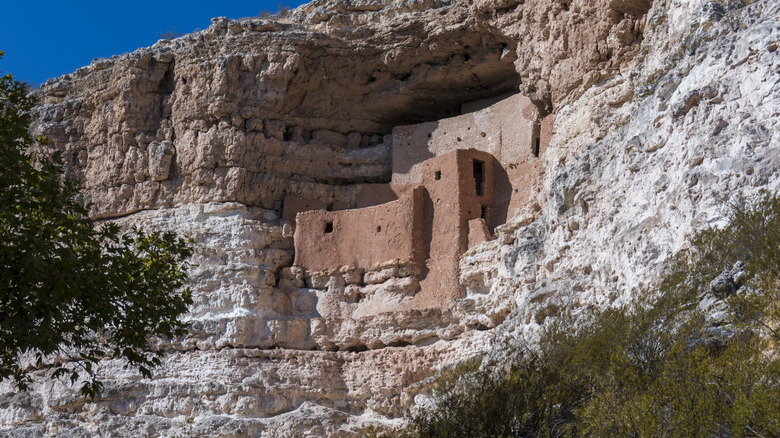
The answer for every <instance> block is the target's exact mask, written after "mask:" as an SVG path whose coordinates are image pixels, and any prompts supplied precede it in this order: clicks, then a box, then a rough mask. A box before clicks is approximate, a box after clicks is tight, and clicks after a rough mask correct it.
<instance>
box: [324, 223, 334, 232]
mask: <svg viewBox="0 0 780 438" xmlns="http://www.w3.org/2000/svg"><path fill="white" fill-rule="evenodd" d="M332 232H333V222H332V221H328V222H325V233H332Z"/></svg>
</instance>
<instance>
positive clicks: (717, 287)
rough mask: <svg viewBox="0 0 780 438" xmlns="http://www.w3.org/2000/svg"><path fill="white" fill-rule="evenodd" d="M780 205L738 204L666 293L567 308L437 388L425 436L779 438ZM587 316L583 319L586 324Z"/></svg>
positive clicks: (776, 201)
mask: <svg viewBox="0 0 780 438" xmlns="http://www.w3.org/2000/svg"><path fill="white" fill-rule="evenodd" d="M779 274H780V198H778V197H776V196H770V195H765V196H764V197H762V198H761V199H758V200H755V201H752V202H742V201H740V202H739V203H736V204H734V206H733V207H732V209H731V215H730V217H729V221H728V225H727V226H725V227H723V228H709V229H707V230H704V231H702V232H700V233H698V234H697V235H695V236H694V237H693V239H692V244H691V249H690V250H689V251H686V252H684V253H683V254H680V255H678V256H677V257H676V258H675V259H674V260H673V261H672V263H670V267H669V271H668V273H667V275H666V276H665V278H664V280H663V282H662V284H661V285H660V287H659V289H658V290H657V291H651V290H648V291H644V293H643V294H642V297H643V298H640V299H639V300H638V301H636V302H634V303H631V304H629V305H624V306H620V307H615V308H610V309H606V310H602V311H597V312H593V313H592V314H591V315H590V316H588V317H586V318H583V317H582V316H580V317H578V318H577V322H576V324H577V325H578V326H579V329H578V330H576V331H573V329H572V327H573V326H574V325H575V318H574V316H573V315H572V313H571V312H569V313H566V314H565V315H564V316H563V317H561V318H559V319H558V320H557V321H556V322H555V323H553V324H551V325H550V326H548V327H547V328H546V329H545V330H544V332H543V333H542V335H541V341H540V343H539V344H538V345H536V346H528V347H527V348H522V349H519V350H515V351H513V352H512V353H509V354H508V357H507V363H503V364H501V369H500V370H499V369H497V367H491V366H482V367H480V368H479V370H477V371H475V370H474V368H475V367H471V370H469V368H468V367H466V368H465V369H462V370H460V371H455V372H452V373H450V375H449V376H447V377H443V378H442V379H441V380H439V381H438V382H437V391H436V392H437V395H438V398H437V403H436V406H435V407H434V408H433V409H429V410H423V411H421V412H419V413H418V414H417V415H416V416H414V418H413V419H412V422H411V426H410V431H409V434H411V435H413V436H420V437H445V436H446V437H507V436H512V437H521V436H522V437H537V436H539V437H548V436H549V437H553V436H556V437H558V436H560V437H563V436H599V437H607V436H615V437H624V436H632V437H658V436H667V437H672V436H675V437H677V436H735V437H737V436H780V403H778V400H780V360H779V359H778V355H777V352H776V348H777V343H778V341H780V331H779V330H778V328H779V324H778V323H779V322H780V311H779V310H778V303H779V302H780V287H778V286H779V285H778V278H780V277H779ZM583 319H584V321H582V320H583Z"/></svg>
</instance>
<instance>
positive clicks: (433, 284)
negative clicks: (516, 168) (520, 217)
mask: <svg viewBox="0 0 780 438" xmlns="http://www.w3.org/2000/svg"><path fill="white" fill-rule="evenodd" d="M474 160H479V162H481V163H482V166H483V168H482V183H481V185H482V187H481V195H478V194H477V188H476V181H475V178H474ZM420 178H421V180H422V184H423V186H424V187H425V189H426V195H427V197H426V199H425V209H424V214H425V236H426V247H427V249H428V251H427V255H428V258H427V260H426V265H425V269H424V270H423V277H424V278H423V279H422V281H421V282H420V286H421V290H420V292H419V293H418V294H417V296H416V297H415V300H416V303H417V304H418V305H420V306H426V307H440V306H447V305H449V304H450V303H452V302H453V301H454V300H455V299H457V298H460V297H462V296H463V288H462V286H461V285H460V283H459V281H458V279H459V278H460V275H459V267H458V259H459V257H460V255H461V254H463V252H464V251H466V249H468V244H469V236H468V231H469V224H468V222H469V220H472V219H478V218H480V217H481V215H482V207H483V206H484V207H486V213H487V214H488V215H489V214H490V208H491V207H492V203H493V186H494V184H493V157H492V156H491V155H490V154H487V153H484V152H481V151H477V150H474V149H469V150H456V151H453V152H451V153H449V154H445V155H443V156H439V157H435V158H431V159H429V160H427V161H426V162H424V163H422V166H420Z"/></svg>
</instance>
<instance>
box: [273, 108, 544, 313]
mask: <svg viewBox="0 0 780 438" xmlns="http://www.w3.org/2000/svg"><path fill="white" fill-rule="evenodd" d="M462 112H463V114H462V115H460V116H456V117H452V118H447V119H442V120H438V121H434V122H427V123H420V124H415V125H407V126H399V127H396V128H394V129H393V132H392V150H393V158H392V179H391V181H390V182H389V183H387V184H360V185H358V187H357V190H356V196H355V198H354V200H352V202H351V203H349V202H345V201H342V202H334V203H327V202H325V201H322V200H313V199H302V198H300V197H297V196H295V195H293V194H288V195H287V196H286V197H285V200H284V205H283V218H284V219H285V220H286V221H288V224H289V226H290V228H294V234H293V235H294V238H293V240H294V247H295V261H294V264H293V268H290V269H287V270H286V272H284V273H283V274H282V277H283V279H282V281H281V282H280V285H281V286H282V287H285V286H296V287H300V286H303V285H304V283H305V285H306V286H307V287H310V288H314V289H327V288H333V287H334V286H336V287H338V288H339V289H340V290H345V291H346V290H351V291H352V292H349V291H348V292H345V295H348V296H349V297H350V299H351V300H352V301H354V302H358V301H360V300H361V299H362V298H364V297H365V296H366V295H368V294H370V292H371V290H372V286H373V287H374V288H377V287H381V285H384V286H385V289H386V290H394V291H395V292H396V293H395V295H396V296H397V300H395V302H393V303H390V302H388V301H387V300H384V301H383V302H382V303H374V304H373V305H372V306H370V307H371V309H370V310H365V312H367V313H374V312H379V311H385V310H389V309H390V308H391V307H392V308H393V310H398V307H397V305H401V307H408V308H418V309H419V308H430V307H447V306H450V305H452V303H454V301H455V300H457V299H458V298H462V297H463V296H464V294H465V292H464V290H463V287H462V286H461V285H460V283H459V268H458V262H459V258H460V256H461V255H462V254H463V253H464V252H465V251H466V250H468V249H469V248H470V247H473V246H475V245H477V244H479V243H481V242H485V241H488V240H491V239H492V238H493V231H494V230H495V228H496V227H497V226H499V225H501V224H503V223H505V222H506V219H507V217H511V214H512V212H514V211H515V210H517V209H518V208H521V207H522V206H523V205H524V204H525V202H526V201H527V200H528V198H529V196H530V194H531V190H532V187H533V185H534V183H535V182H536V180H537V176H538V173H539V170H540V168H541V167H540V165H539V161H540V160H539V156H540V154H541V153H542V152H543V151H544V149H545V148H546V147H547V144H548V140H549V134H550V130H551V123H552V120H551V119H550V118H549V117H548V118H542V117H540V115H539V112H538V110H537V108H536V106H535V105H534V104H533V103H532V102H531V101H530V100H529V99H528V98H527V97H525V96H522V95H519V94H515V95H511V96H508V97H507V96H501V97H500V98H494V99H486V100H482V101H477V102H472V103H469V104H464V105H463V111H462ZM293 277H296V278H297V283H296V281H295V280H293V281H292V283H291V282H290V279H292V278H293ZM337 278H338V279H337ZM334 282H335V283H341V284H338V285H334V284H333V283H334ZM375 285H376V286H375ZM367 290H368V291H367Z"/></svg>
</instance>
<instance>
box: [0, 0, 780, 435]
mask: <svg viewBox="0 0 780 438" xmlns="http://www.w3.org/2000/svg"><path fill="white" fill-rule="evenodd" d="M778 17H780V4H778V3H777V2H775V1H772V0H757V1H736V0H735V1H725V0H723V1H702V0H692V1H687V2H677V1H671V0H669V1H666V0H655V1H650V0H638V1H630V0H595V1H587V2H586V1H579V0H572V1H560V0H526V1H517V0H474V1H458V2H456V1H447V0H422V1H415V2H412V1H401V2H393V1H387V0H379V1H362V0H359V1H346V0H336V1H324V0H315V1H314V2H312V3H309V4H307V5H304V6H301V7H300V8H298V9H296V10H294V11H292V14H291V16H290V17H288V18H287V19H285V20H282V21H278V22H277V21H272V20H262V19H246V20H234V21H230V20H227V19H214V20H213V24H212V26H211V27H209V29H207V30H205V31H202V32H198V33H195V34H191V35H187V36H184V37H182V38H179V39H176V40H173V41H161V42H159V43H158V44H156V45H155V46H153V47H151V48H147V49H140V50H138V51H136V52H133V53H130V54H126V55H122V56H117V57H114V58H111V59H108V60H96V61H94V62H93V63H92V64H91V65H90V66H88V67H84V68H82V69H80V70H78V71H77V72H75V73H73V74H71V75H66V76H63V77H61V78H58V79H52V80H50V81H48V82H47V83H46V84H44V86H42V87H41V91H40V96H41V106H40V107H39V108H38V109H37V114H36V115H37V121H36V126H35V129H36V131H37V132H38V133H43V134H46V135H47V136H49V138H50V139H51V147H52V148H57V149H59V150H62V151H64V154H65V157H66V160H67V161H68V163H69V172H70V173H71V174H72V176H74V177H78V178H81V179H83V180H84V181H85V201H88V202H92V203H93V205H94V207H93V210H92V214H93V216H94V218H95V219H99V220H103V219H113V220H117V221H118V222H119V223H121V224H123V225H128V226H130V225H133V224H142V225H144V226H146V227H149V228H153V229H172V230H176V231H178V232H181V233H187V234H189V235H190V236H191V237H193V239H194V240H195V242H196V246H197V251H196V255H195V257H194V259H193V260H192V274H193V275H192V286H193V290H194V300H195V304H194V306H193V308H192V310H191V313H190V315H189V316H188V318H189V319H190V320H191V322H192V325H191V327H192V330H191V335H190V336H188V337H187V338H185V339H183V340H179V341H176V342H174V343H172V344H170V346H169V347H170V353H169V354H168V355H167V356H166V358H165V360H164V363H163V366H162V367H161V368H160V369H158V370H157V371H156V374H155V377H154V378H153V379H151V380H145V379H141V378H140V377H139V376H137V375H135V374H132V373H129V372H128V371H127V370H124V369H123V368H122V364H121V363H111V362H109V363H105V364H104V366H103V368H102V371H101V372H102V373H103V375H104V376H105V382H106V390H105V392H104V394H102V395H101V397H99V398H98V399H96V400H94V401H91V400H88V399H83V398H80V397H79V396H77V395H76V393H75V392H74V391H72V389H70V387H68V386H65V385H62V384H60V383H52V382H48V381H46V380H41V381H40V382H38V383H36V385H35V387H34V391H32V392H30V393H25V394H16V393H15V392H14V391H13V388H12V387H11V386H10V385H8V384H6V383H3V384H0V392H1V393H3V395H2V396H0V427H2V429H0V436H20V437H21V436H49V435H52V436H74V437H75V436H78V437H81V436H84V437H87V436H177V435H179V436H187V435H186V434H189V433H190V432H192V433H201V434H204V435H206V436H283V437H285V436H354V435H357V434H359V433H360V431H362V430H364V429H365V428H366V427H368V426H369V425H375V426H378V427H392V426H394V425H398V424H400V422H401V418H402V417H403V415H404V413H405V412H406V411H407V410H408V409H410V408H412V407H413V406H414V405H415V404H419V403H424V402H425V391H426V379H427V378H429V377H431V376H433V375H435V373H436V371H437V370H439V369H441V368H442V367H445V366H448V365H451V364H454V363H457V362H458V361H462V360H464V359H467V358H469V357H472V356H475V355H478V354H487V355H488V356H489V357H491V358H493V359H494V360H500V357H501V352H502V351H503V349H504V348H506V345H507V343H511V342H513V341H514V340H515V339H521V338H524V337H532V336H533V333H534V331H535V329H536V328H538V326H539V324H541V323H544V320H545V318H548V317H551V316H552V317H554V312H552V311H551V309H555V308H556V306H561V305H567V306H574V307H575V308H576V307H582V308H585V307H588V306H605V305H609V304H610V303H611V302H615V301H618V302H619V301H624V300H627V299H630V297H631V296H632V294H634V293H636V291H637V290H639V288H640V287H642V286H645V285H651V284H652V283H653V282H654V281H655V280H656V279H657V278H658V272H659V269H660V268H661V267H662V265H663V262H664V260H666V258H667V257H669V256H670V255H671V254H673V253H675V252H676V251H679V250H680V249H682V248H684V246H685V241H686V236H688V235H689V234H690V233H691V232H693V231H695V230H697V229H700V228H702V227H705V226H708V225H712V224H717V223H718V222H719V221H720V220H722V217H723V213H724V210H725V207H726V204H727V201H728V200H729V199H732V198H733V197H734V196H736V195H750V194H754V193H757V192H758V191H760V190H762V189H763V190H769V191H777V190H778V186H780V177H779V176H778V175H779V174H780V173H779V171H780V169H779V167H780V51H778V47H780V26H778V20H777V18H778ZM507 92H521V93H522V94H525V95H526V96H528V97H530V98H531V100H532V101H533V102H534V104H535V106H536V111H538V114H539V115H540V116H545V115H548V114H552V115H553V119H554V123H553V125H552V126H551V127H550V132H549V146H548V147H547V148H546V150H545V151H544V153H543V154H542V155H541V156H540V160H541V165H540V166H541V168H540V169H541V170H540V172H541V173H540V174H539V175H538V176H537V177H536V178H535V179H534V180H532V181H531V182H530V183H529V185H531V186H532V188H531V190H530V199H529V200H528V201H527V202H526V203H525V204H524V205H523V206H521V207H520V208H517V209H516V210H513V211H512V212H510V214H509V215H508V219H507V223H506V225H503V226H500V227H499V228H498V229H497V230H496V234H497V236H496V237H497V238H496V239H495V240H493V241H490V242H485V243H482V244H480V245H478V246H476V247H473V248H471V249H470V250H469V251H468V252H467V253H466V254H465V255H463V256H462V257H461V259H460V282H461V284H462V285H463V286H464V287H465V297H463V298H462V299H459V300H458V301H457V302H456V303H455V304H454V305H452V306H447V307H424V308H419V309H408V308H404V310H402V311H401V310H399V311H393V310H389V311H383V312H380V313H378V314H374V315H371V316H370V317H362V316H361V315H360V314H359V313H355V312H353V311H351V310H350V309H351V307H350V303H349V297H346V296H345V295H344V293H343V290H336V289H334V288H332V287H324V288H323V287H319V288H318V287H312V286H314V285H313V284H311V280H310V283H309V284H308V285H307V284H298V286H299V287H296V288H294V289H293V290H291V289H289V288H282V287H281V286H280V284H282V283H283V282H284V281H293V282H294V281H295V279H293V278H284V275H285V272H287V271H285V269H284V268H285V267H289V266H290V265H291V264H292V262H293V258H294V249H293V243H292V239H291V235H290V233H289V231H288V230H286V229H285V227H284V222H283V220H282V217H281V216H282V200H283V199H284V197H285V195H288V194H292V195H295V196H300V197H302V198H308V199H318V200H321V201H323V202H342V203H346V205H347V206H355V204H356V197H357V196H358V193H357V187H358V185H359V184H362V183H372V182H389V181H390V178H391V165H392V142H393V136H392V135H391V133H392V129H393V127H396V126H399V125H405V124H410V123H417V122H427V121H436V120H439V119H442V118H446V117H450V116H454V115H457V114H459V113H460V109H461V105H462V104H464V103H467V102H470V101H474V100H477V99H481V98H486V97H493V96H498V95H501V94H504V93H507ZM551 120H552V119H551ZM488 134H490V133H488ZM323 281H325V280H323ZM388 281H395V280H392V279H391V280H388ZM377 290H378V292H376V293H377V294H379V295H377V296H376V297H375V299H377V300H380V301H381V300H382V299H384V298H383V297H390V298H391V296H392V294H398V293H401V294H402V293H404V292H403V291H404V285H403V284H395V283H394V284H390V285H388V286H387V287H384V288H378V289H377ZM399 291H400V292H399ZM382 294H386V295H382ZM390 298H388V299H390ZM393 299H395V298H393ZM188 419H189V421H188Z"/></svg>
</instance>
